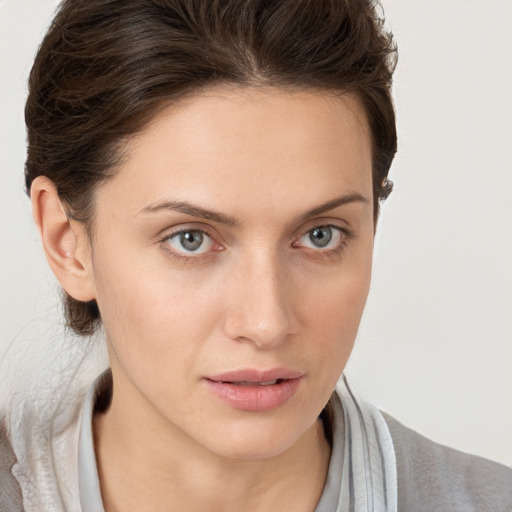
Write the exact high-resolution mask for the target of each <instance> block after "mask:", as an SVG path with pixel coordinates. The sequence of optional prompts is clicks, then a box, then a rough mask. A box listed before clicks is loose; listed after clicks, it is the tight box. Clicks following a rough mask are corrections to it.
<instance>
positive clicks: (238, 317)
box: [224, 256, 296, 348]
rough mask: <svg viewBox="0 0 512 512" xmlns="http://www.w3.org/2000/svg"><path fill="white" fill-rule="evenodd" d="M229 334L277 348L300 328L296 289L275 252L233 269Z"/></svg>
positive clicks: (262, 346) (226, 320) (227, 324)
mask: <svg viewBox="0 0 512 512" xmlns="http://www.w3.org/2000/svg"><path fill="white" fill-rule="evenodd" d="M226 291H227V292H228V293H229V297H230V300H229V310H228V311H227V314H226V316H225V324H224V330H225V334H226V335H227V336H228V337H229V338H231V339H233V340H237V341H249V342H252V343H254V344H255V345H257V346H258V347H260V348H274V347H276V346H278V345H279V344H281V343H283V342H284V340H285V339H286V338H287V337H288V335H290V334H292V333H293V332H294V331H295V329H296V320H295V316H294V308H293V303H292V302H293V289H292V286H291V281H290V279H289V278H287V272H286V271H285V269H281V268H280V265H279V262H278V261H276V258H274V257H272V256H268V257H263V256H260V257H253V258H251V261H249V262H247V263H245V264H241V265H239V266H237V268H236V269H233V272H232V273H231V278H230V286H229V287H228V290H226Z"/></svg>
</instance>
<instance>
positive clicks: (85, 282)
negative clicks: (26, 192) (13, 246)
mask: <svg viewBox="0 0 512 512" xmlns="http://www.w3.org/2000/svg"><path fill="white" fill-rule="evenodd" d="M30 198H31V200H32V215H33V217H34V222H35V223H36V226H37V229H38V231H39V234H40V235H41V240H42V242H43V248H44V251H45V254H46V258H47V259H48V263H49V264H50V267H51V269H52V271H53V273H54V274H55V277H56V278H57V279H58V281H59V282H60V284H61V285H62V287H63V288H64V290H66V292H67V293H68V294H69V295H71V297H73V298H74V299H76V300H79V301H82V302H87V301H90V300H92V299H94V298H95V290H94V282H93V275H92V267H91V254H90V243H89V239H88V236H87V233H86V230H85V228H84V227H83V226H82V225H81V224H79V223H76V222H73V221H71V220H70V219H69V218H68V216H67V215H66V211H65V210H64V207H63V206H62V203H61V201H60V199H59V196H58V194H57V189H56V187H55V184H54V183H53V182H52V181H51V180H50V179H48V178H46V177H45V176H39V177H37V178H36V179H35V180H34V181H33V183H32V186H31V188H30Z"/></svg>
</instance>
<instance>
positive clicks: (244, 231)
mask: <svg viewBox="0 0 512 512" xmlns="http://www.w3.org/2000/svg"><path fill="white" fill-rule="evenodd" d="M128 150H129V151H128V157H127V159H126V161H125V162H124V163H123V165H122V168H121V169H120V171H119V172H118V173H117V174H116V175H115V177H113V178H112V179H110V180H109V181H106V182H105V183H104V184H102V185H101V186H100V187H99V189H98V190H97V194H96V216H95V220H94V237H93V241H92V258H91V261H92V264H91V267H90V268H89V275H90V279H91V280H92V282H93V286H94V289H95V294H96V300H97V302H98V304H99V308H100V311H101V314H102V318H103V323H104V325H105V329H106V333H107V340H108V346H109V354H110V358H111V365H112V371H113V375H114V386H115V392H114V402H113V406H112V407H113V410H114V408H115V410H116V411H118V412H120V413H121V414H123V415H124V417H125V419H126V420H127V421H132V422H134V423H135V424H138V425H146V426H147V429H148V435H149V433H150V432H155V431H156V430H155V429H156V428H159V429H163V430H166V431H168V432H169V433H170V434H172V435H173V436H178V437H179V438H181V439H182V441H183V442H186V443H192V444H193V445H194V446H200V447H201V448H203V449H206V450H208V451H209V452H213V453H215V454H217V455H221V456H225V457H234V458H264V457H270V456H273V455H277V454H279V453H282V452H284V451H285V450H286V449H287V448H288V447H290V446H292V445H293V444H294V443H295V442H296V441H298V440H299V439H300V438H301V437H302V436H304V435H306V434H307V433H308V432H310V431H311V429H313V428H315V422H316V419H317V417H318V415H319V413H320V412H321V410H322V408H323V407H324V405H325V404H326V402H327V400H328V399H329V396H330V395H331V393H332V391H333V389H334V387H335V385H336V382H337V380H338V378H339V376H340V374H341V372H342V371H343V369H344V367H345V364H346V363H347V359H348V357H349V355H350V352H351V350H352V346H353V343H354V339H355V337H356V333H357V329H358V325H359V321H360V318H361V314H362V312H363V307H364V304H365V300H366V296H367V292H368V287H369V283H370V273H371V261H372V248H373V234H374V223H373V208H372V201H373V197H372V180H371V160H372V158H371V147H370V138H369V133H368V127H367V124H366V120H365V117H364V115H363V113H362V110H361V107H360V106H359V104H358V102H357V101H356V99H355V98H354V97H353V96H350V95H348V94H347V95H345V96H343V97H338V98H334V97H331V96H328V95H326V94H325V93H323V94H321V93H317V92H300V93H299V92H295V93H291V92H285V91H281V90H275V89H270V88H267V89H251V88H246V89H235V90H233V89H232V90H210V91H209V92H206V93H202V94H201V95H197V96H195V97H193V98H192V99H189V100H187V101H186V102H184V103H182V104H181V105H180V106H178V107H172V108H167V109H166V110H163V111H162V112H160V113H159V114H158V116H157V117H156V118H155V119H154V120H153V121H152V123H151V124H150V125H149V126H148V128H147V129H146V130H145V131H144V132H143V133H141V134H140V135H139V136H137V137H136V138H134V139H133V140H132V141H131V142H130V143H129V146H128ZM142 428H145V427H142Z"/></svg>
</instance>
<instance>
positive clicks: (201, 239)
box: [165, 229, 214, 256]
mask: <svg viewBox="0 0 512 512" xmlns="http://www.w3.org/2000/svg"><path fill="white" fill-rule="evenodd" d="M165 243H167V245H169V246H170V247H171V249H172V250H173V251H174V252H177V253H181V254H183V255H186V256H191V255H194V254H204V253H207V252H209V251H211V250H212V248H213V246H214V242H213V240H212V238H211V237H210V235H208V233H206V232H204V231H202V230H200V229H184V230H182V231H178V232H177V233H174V234H172V235H171V236H169V237H167V238H166V240H165Z"/></svg>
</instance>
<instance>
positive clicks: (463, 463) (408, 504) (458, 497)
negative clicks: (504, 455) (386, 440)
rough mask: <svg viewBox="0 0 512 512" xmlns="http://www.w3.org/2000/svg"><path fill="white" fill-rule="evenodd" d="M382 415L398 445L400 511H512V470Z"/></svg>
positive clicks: (395, 444) (395, 445)
mask: <svg viewBox="0 0 512 512" xmlns="http://www.w3.org/2000/svg"><path fill="white" fill-rule="evenodd" d="M383 416H384V419H385V420H386V423H387V425H388V428H389V431H390V433H391V437H392V439H393V444H394V447H395V453H396V459H397V460H396V463H397V475H398V510H399V511H407V512H415V511H420V510H421V511H437V510H443V511H444V512H487V511H489V512H491V511H492V512H511V511H512V469H510V468H508V467H507V466H504V465H502V464H499V463H497V462H493V461H490V460H487V459H484V458H482V457H478V456H476V455H469V454H467V453H463V452H460V451H458V450H455V449H453V448H449V447H447V446H443V445H440V444H438V443H435V442H433V441H431V440H430V439H427V438H426V437H424V436H422V435H421V434H418V433H417V432H415V431H414V430H411V429H410V428H407V427H406V426H404V425H402V424H401V423H400V422H399V421H397V420H396V419H394V418H392V417H391V416H389V415H388V414H386V413H383Z"/></svg>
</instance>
